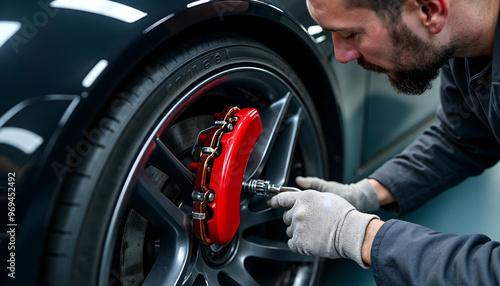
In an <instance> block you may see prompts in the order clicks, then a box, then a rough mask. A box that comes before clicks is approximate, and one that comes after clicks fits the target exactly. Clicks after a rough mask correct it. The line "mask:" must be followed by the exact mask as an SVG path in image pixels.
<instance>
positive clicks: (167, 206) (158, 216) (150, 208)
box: [131, 172, 191, 233]
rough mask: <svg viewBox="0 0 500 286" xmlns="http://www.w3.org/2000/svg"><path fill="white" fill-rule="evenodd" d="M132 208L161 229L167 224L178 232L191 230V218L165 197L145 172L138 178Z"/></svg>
mask: <svg viewBox="0 0 500 286" xmlns="http://www.w3.org/2000/svg"><path fill="white" fill-rule="evenodd" d="M131 201H132V208H133V209H134V210H136V211H137V212H138V213H140V214H141V215H142V216H143V217H145V218H146V219H147V220H148V221H149V222H150V223H152V224H153V225H154V226H155V227H157V228H158V229H159V230H160V229H162V228H164V227H165V225H170V226H172V227H173V228H174V229H175V230H176V231H177V232H179V233H181V232H189V231H190V229H191V227H190V220H189V218H188V216H186V215H185V214H184V213H183V212H182V211H181V210H180V209H179V208H177V206H175V205H174V204H173V203H172V202H171V201H170V200H168V199H167V197H165V196H164V195H163V194H162V193H161V192H160V190H159V189H158V188H157V187H156V186H155V185H154V183H153V182H152V181H151V180H150V179H149V177H148V176H147V175H146V173H145V172H142V173H141V174H140V175H139V177H138V178H137V184H136V186H135V191H134V195H133V198H132V200H131Z"/></svg>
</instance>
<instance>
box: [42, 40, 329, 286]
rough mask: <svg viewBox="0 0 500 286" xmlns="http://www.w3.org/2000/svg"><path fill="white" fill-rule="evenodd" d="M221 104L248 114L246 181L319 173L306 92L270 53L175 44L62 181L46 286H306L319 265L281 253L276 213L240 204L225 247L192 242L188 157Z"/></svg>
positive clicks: (106, 118) (320, 149)
mask: <svg viewBox="0 0 500 286" xmlns="http://www.w3.org/2000/svg"><path fill="white" fill-rule="evenodd" d="M228 105H234V106H238V107H240V108H245V107H254V108H256V109H258V111H259V113H260V115H261V119H262V124H263V128H264V129H263V133H262V135H261V137H260V139H259V141H258V142H257V145H256V147H255V149H254V150H253V152H252V155H251V158H250V161H249V163H248V165H247V170H246V175H245V177H246V179H249V178H262V179H266V180H270V181H271V182H272V183H275V184H283V183H286V184H287V185H291V186H293V185H294V183H293V181H294V178H295V177H296V176H297V175H307V176H320V177H324V176H325V175H326V174H327V165H326V164H327V163H326V160H325V155H326V151H325V142H324V139H323V136H322V134H321V128H320V123H319V120H318V116H317V115H316V114H315V109H314V106H313V104H312V101H311V99H310V98H309V95H308V93H307V90H306V89H305V87H304V86H303V84H302V83H301V81H300V79H299V78H298V77H297V76H296V75H295V73H294V72H293V70H292V69H291V68H290V67H289V66H288V65H287V64H286V63H285V62H284V60H283V59H281V58H280V57H279V56H278V55H276V54H275V53H274V52H273V51H272V50H271V49H269V48H267V47H266V46H263V45H261V44H259V43H257V42H256V41H254V40H251V39H248V38H245V37H242V36H239V35H235V34H231V33H223V32H214V33H210V34H206V35H200V36H197V37H192V38H191V39H186V40H184V41H182V42H181V43H179V44H176V46H175V47H174V48H171V49H169V50H166V51H165V52H164V53H163V55H161V56H159V57H156V58H154V59H152V60H150V61H149V62H148V64H146V65H144V66H142V67H141V68H140V69H139V70H138V72H137V73H135V76H133V77H132V78H131V79H130V80H128V83H126V84H125V85H124V86H123V87H122V88H121V91H119V92H117V93H116V96H115V97H114V98H113V100H112V101H111V102H110V104H109V106H108V108H107V110H106V111H105V112H103V114H102V116H101V117H100V118H99V119H98V120H97V121H96V124H95V128H94V129H92V130H89V132H88V134H94V137H93V140H92V144H93V145H92V146H93V148H92V152H91V153H89V155H88V156H86V157H85V158H84V159H85V162H84V163H83V164H81V166H80V168H79V169H78V170H77V171H75V172H74V173H72V174H71V176H70V177H69V178H68V180H67V181H66V182H65V190H64V192H63V193H62V194H61V196H60V198H59V200H58V206H57V209H56V212H55V213H54V215H53V220H52V224H51V225H52V229H51V233H50V237H49V238H48V241H49V245H48V247H47V252H46V253H47V259H46V264H45V265H46V269H45V273H46V275H45V276H44V277H43V278H44V282H45V283H46V284H48V285H175V284H180V285H207V286H208V285H245V286H249V285H313V284H314V283H315V281H316V280H317V278H318V277H319V272H320V269H321V261H320V259H318V258H315V257H308V256H303V255H300V254H297V253H293V252H291V251H290V250H289V248H288V246H287V240H288V238H287V237H286V233H285V225H284V223H283V221H282V214H283V211H284V210H283V209H271V208H269V207H268V206H267V202H266V201H267V198H262V197H255V196H251V195H249V194H245V193H242V195H241V202H240V207H241V224H240V227H239V229H238V232H237V234H236V235H235V237H234V239H233V240H232V241H231V242H230V243H229V244H228V245H225V246H218V245H211V246H207V245H203V244H202V243H201V242H200V241H199V240H198V239H196V238H195V237H194V235H193V233H192V221H191V218H190V216H191V211H192V203H193V202H192V198H191V192H192V188H193V173H191V172H190V171H189V170H188V166H189V164H190V163H192V162H194V161H195V160H196V158H195V157H196V156H193V152H192V148H193V145H194V143H195V141H196V139H197V136H198V133H199V132H200V131H202V130H204V129H206V128H208V127H211V126H212V125H213V123H214V122H213V114H214V113H218V112H221V111H222V109H224V107H226V106H228Z"/></svg>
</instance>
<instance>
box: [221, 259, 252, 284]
mask: <svg viewBox="0 0 500 286" xmlns="http://www.w3.org/2000/svg"><path fill="white" fill-rule="evenodd" d="M224 273H225V274H227V276H228V277H230V278H231V279H232V280H234V281H235V282H236V283H237V285H245V286H247V285H248V286H258V285H259V283H257V281H255V279H254V278H253V277H252V276H251V275H250V273H248V271H247V270H246V269H245V267H244V265H243V263H232V264H230V265H229V266H228V267H227V271H224Z"/></svg>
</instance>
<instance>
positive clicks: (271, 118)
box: [245, 92, 292, 179]
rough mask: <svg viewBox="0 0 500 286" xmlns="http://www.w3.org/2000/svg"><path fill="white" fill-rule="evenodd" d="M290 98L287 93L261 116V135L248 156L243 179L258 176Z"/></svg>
mask: <svg viewBox="0 0 500 286" xmlns="http://www.w3.org/2000/svg"><path fill="white" fill-rule="evenodd" d="M291 97H292V96H291V94H290V92H288V93H287V94H286V95H285V96H283V98H281V99H280V100H278V101H276V102H274V103H273V104H272V105H271V106H269V108H268V109H266V110H265V111H264V112H263V113H262V114H261V121H262V134H261V136H260V138H259V141H257V143H256V144H255V147H254V149H253V151H252V153H251V154H250V159H249V160H248V164H247V169H246V171H245V178H248V179H249V178H254V177H258V175H259V174H257V172H259V170H260V169H261V167H262V166H264V165H265V162H266V160H267V158H268V156H269V151H270V149H271V147H272V146H273V143H274V140H275V139H276V135H277V134H278V129H279V127H280V125H281V123H282V121H283V119H284V117H285V111H286V110H287V108H288V105H289V103H290V100H291Z"/></svg>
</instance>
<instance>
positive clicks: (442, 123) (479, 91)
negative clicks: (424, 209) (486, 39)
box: [370, 21, 500, 285]
mask: <svg viewBox="0 0 500 286" xmlns="http://www.w3.org/2000/svg"><path fill="white" fill-rule="evenodd" d="M499 22H500V21H499ZM499 34H500V28H499V27H497V35H496V37H495V50H494V54H493V58H490V57H478V58H467V59H464V58H457V59H452V60H450V62H449V64H447V65H445V66H444V67H443V69H442V72H441V78H442V85H441V106H440V107H439V109H438V112H437V116H438V119H439V122H438V123H436V124H434V125H432V126H431V127H430V128H429V129H428V130H427V131H426V132H424V133H423V134H422V135H421V136H420V137H419V138H418V139H417V140H416V141H415V142H414V143H413V144H412V145H410V146H409V147H408V148H406V149H405V150H404V151H403V152H402V153H401V154H400V155H398V156H396V157H395V158H393V159H392V160H390V161H388V162H387V163H386V164H384V165H383V166H382V167H381V168H379V169H378V170H376V171H375V172H374V173H373V174H372V175H371V176H370V177H371V178H374V179H376V180H378V181H379V182H381V183H382V184H383V185H385V186H386V187H387V188H388V189H389V190H390V191H391V193H392V194H393V195H394V197H395V198H396V201H397V203H395V204H392V205H391V206H388V207H387V209H388V210H389V211H391V212H392V213H394V214H396V215H402V214H405V213H407V212H409V211H412V210H414V209H415V208H417V207H419V206H421V205H422V204H423V203H425V202H426V201H428V200H429V199H431V198H432V197H434V196H436V195H437V194H439V193H440V192H442V191H444V190H446V189H448V188H450V187H452V186H455V185H457V184H458V183H460V182H461V181H463V180H464V179H466V178H467V177H469V176H471V175H477V174H480V173H481V172H483V171H484V170H485V169H486V168H489V167H491V166H493V165H494V164H495V163H497V162H498V161H499V160H500V90H499V85H500V35H499ZM471 191H473V190H471ZM498 200H500V197H499V198H498ZM471 203H474V202H471ZM492 219H495V218H492ZM371 259H372V268H373V274H374V277H375V281H376V282H377V284H379V285H412V284H413V285H500V243H499V242H496V241H491V240H490V239H489V238H488V237H486V236H484V235H461V236H458V235H453V234H446V233H439V232H435V231H433V230H430V229H428V228H425V227H422V226H419V225H415V224H411V223H407V222H403V221H400V220H389V221H388V222H386V223H385V224H384V225H383V226H382V228H381V229H380V230H379V231H378V233H377V235H376V237H375V240H374V242H373V246H372V251H371Z"/></svg>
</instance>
